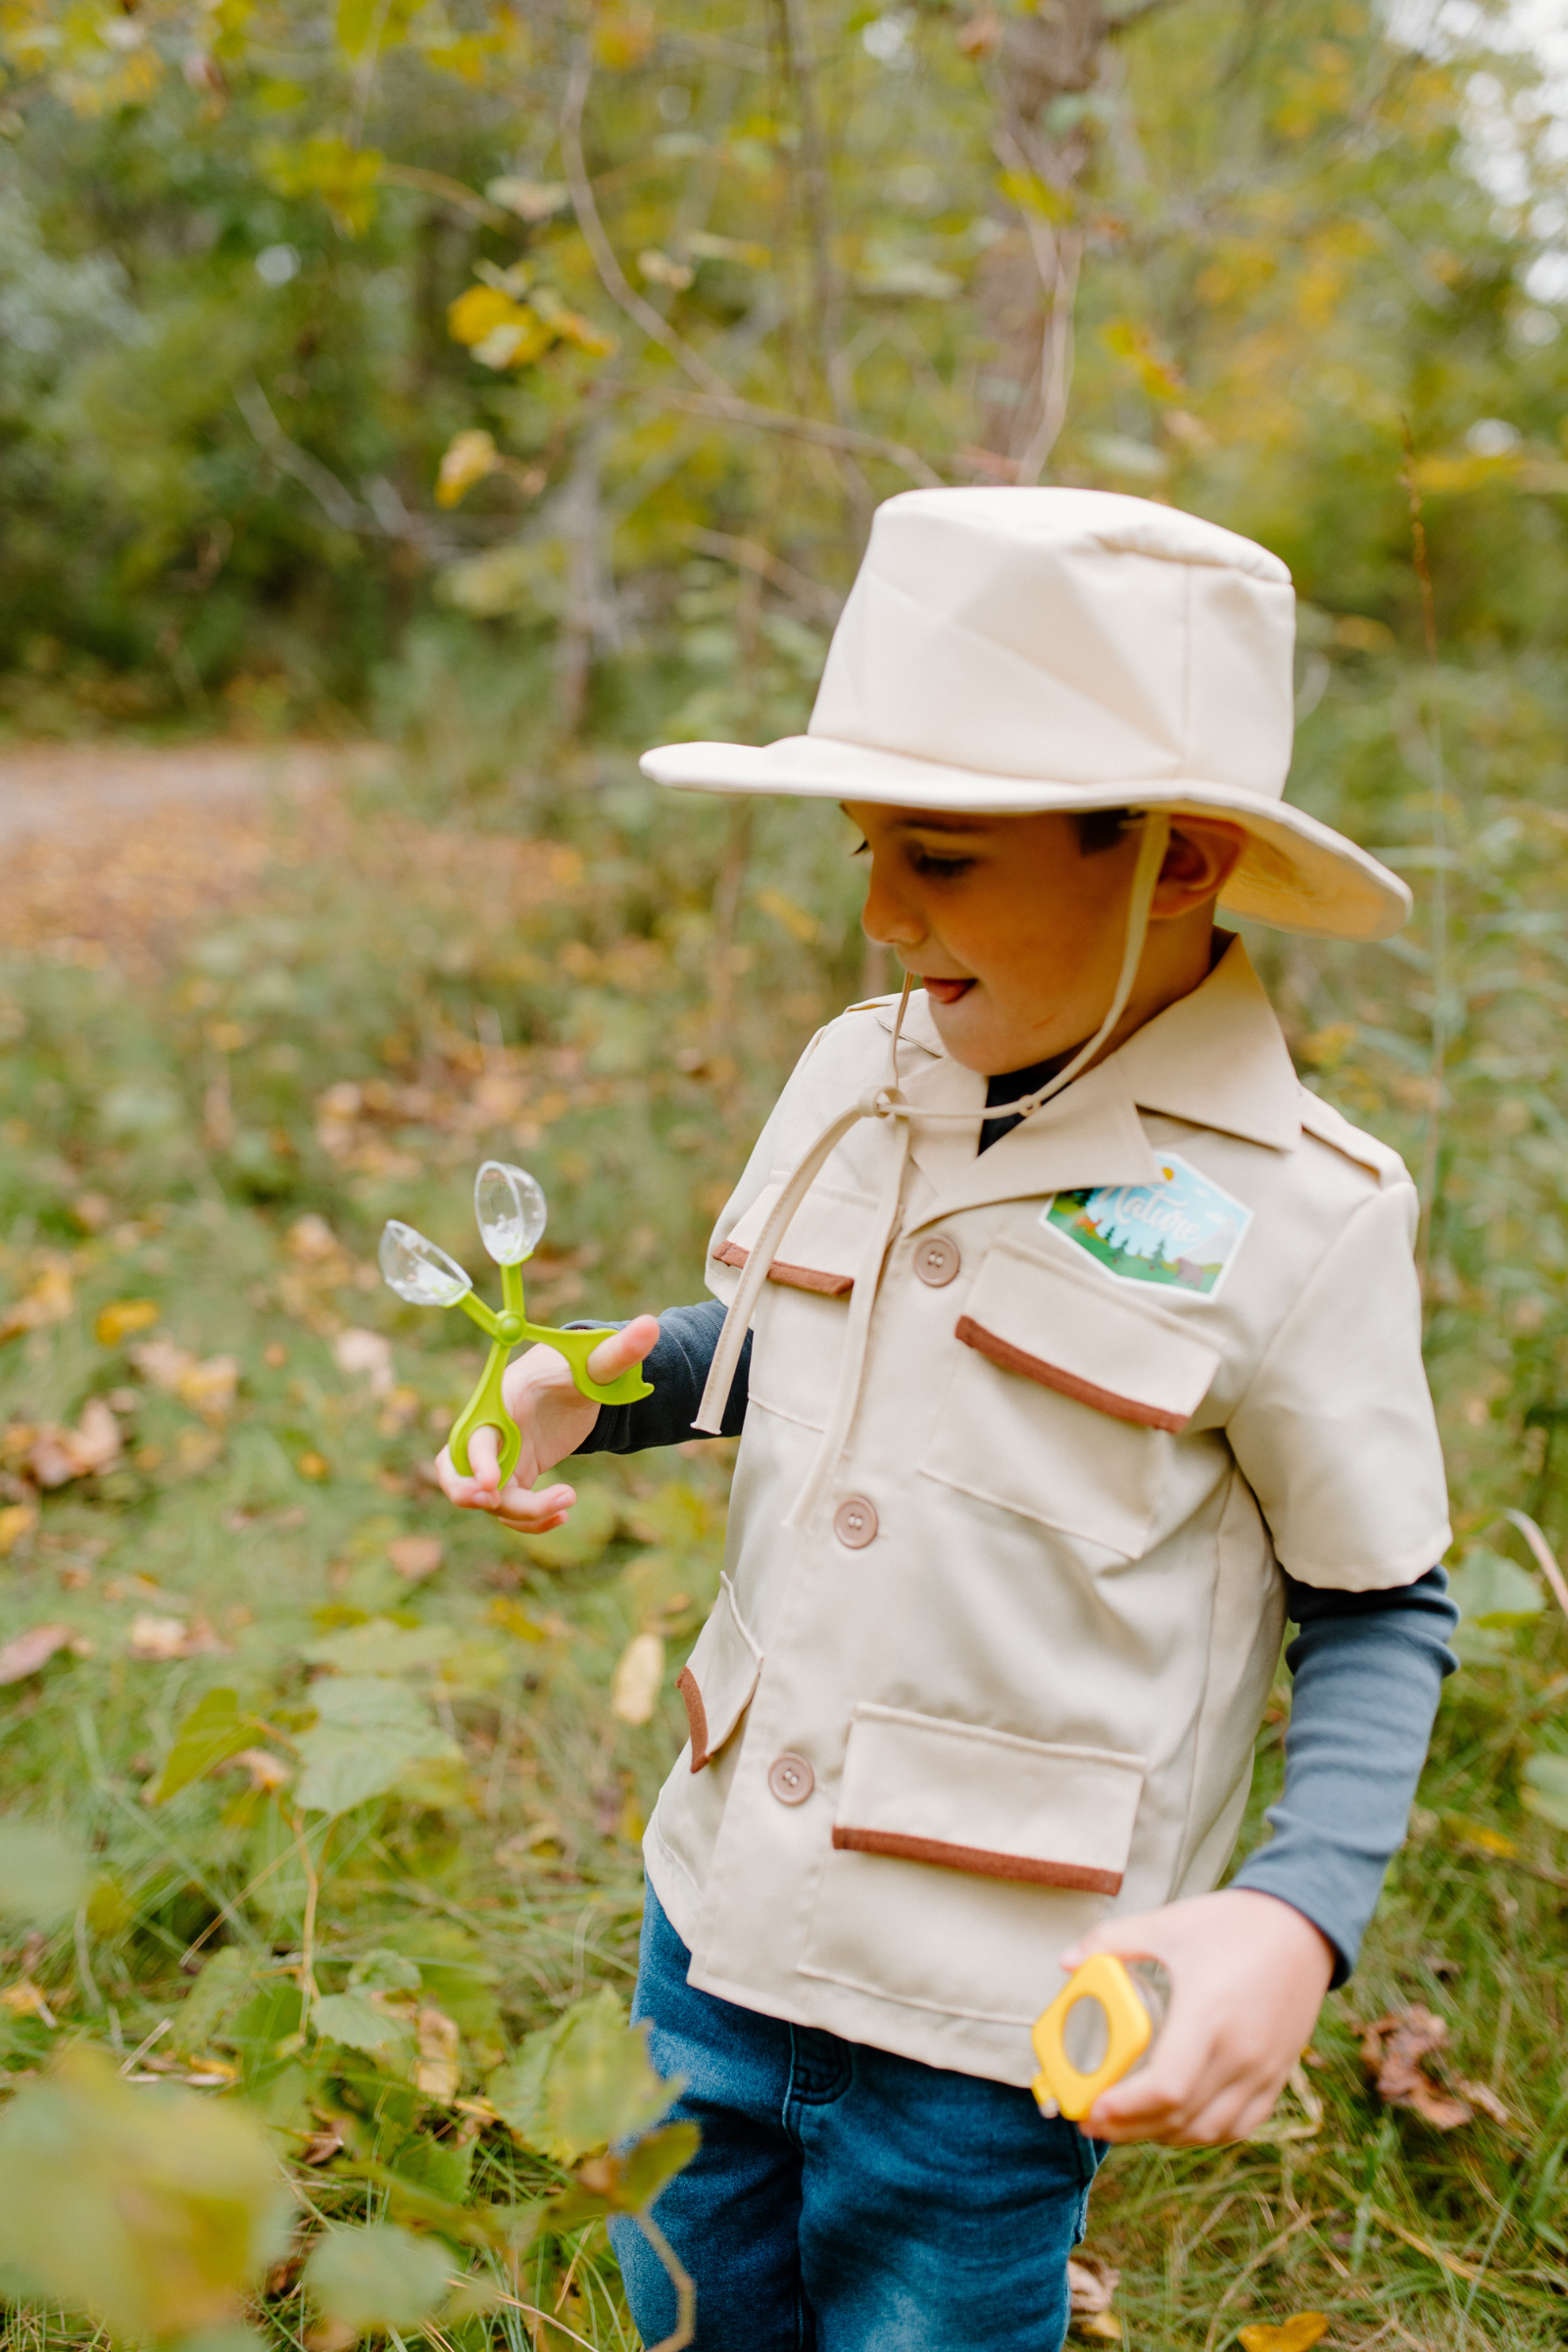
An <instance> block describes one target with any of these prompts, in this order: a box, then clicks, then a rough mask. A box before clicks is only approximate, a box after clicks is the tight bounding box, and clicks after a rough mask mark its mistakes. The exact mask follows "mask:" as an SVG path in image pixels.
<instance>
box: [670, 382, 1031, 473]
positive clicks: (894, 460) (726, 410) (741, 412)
mask: <svg viewBox="0 0 1568 2352" xmlns="http://www.w3.org/2000/svg"><path fill="white" fill-rule="evenodd" d="M626 391H627V396H628V397H629V398H631V399H633V400H652V401H657V402H658V404H659V406H660V407H661V408H663V409H679V410H681V411H683V413H684V414H685V415H686V416H688V417H716V418H717V419H718V420H719V422H720V423H724V424H746V425H751V426H753V427H755V428H756V430H757V431H759V432H763V433H784V434H786V435H787V436H788V437H789V438H790V439H791V440H795V441H810V442H813V443H814V444H815V445H816V447H817V448H818V449H836V450H844V451H848V452H849V453H850V454H851V455H853V456H856V457H863V458H882V459H885V460H886V462H887V463H888V465H890V466H898V467H899V469H900V470H901V472H904V473H907V475H908V476H909V479H910V480H911V481H914V482H918V483H919V484H920V486H921V488H922V489H925V490H940V489H941V487H942V476H941V474H940V473H939V472H938V471H937V469H936V467H935V466H933V465H932V464H931V463H930V461H929V460H928V459H926V458H923V457H922V456H921V455H920V452H919V451H918V450H917V449H910V448H908V447H907V445H906V444H905V443H904V442H902V441H884V440H883V438H882V436H881V435H880V434H879V433H862V432H859V431H858V430H857V429H856V427H855V426H854V425H849V424H824V423H822V422H820V421H819V419H818V418H816V417H792V416H790V415H789V413H788V412H787V411H786V410H784V409H765V408H762V407H760V405H759V404H758V402H756V401H753V400H742V399H740V398H739V396H738V395H737V394H735V393H733V392H728V393H725V394H724V395H723V396H722V397H721V398H718V399H705V398H704V397H703V396H702V394H700V393H696V392H675V391H665V390H664V389H663V387H662V385H659V384H628V385H627V387H626ZM942 463H943V464H944V465H945V466H947V467H948V468H949V470H950V471H956V472H958V473H961V474H963V475H964V476H965V477H966V478H968V479H977V478H981V477H986V476H987V468H986V467H985V466H976V465H972V464H971V463H970V462H969V460H968V459H967V458H962V457H958V458H945V459H944V460H943V461H942Z"/></svg>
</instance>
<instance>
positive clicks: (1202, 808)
mask: <svg viewBox="0 0 1568 2352" xmlns="http://www.w3.org/2000/svg"><path fill="white" fill-rule="evenodd" d="M642 770H643V773H644V775H646V776H651V777H652V778H653V780H654V782H655V783H656V784H667V785H670V786H672V787H673V788H674V789H676V790H677V791H684V792H723V793H747V792H779V793H789V794H793V795H796V796H798V797H800V798H803V799H806V800H824V801H878V802H882V803H886V804H888V805H890V806H892V807H894V808H902V809H973V810H974V811H975V812H976V814H984V815H990V816H1025V815H1034V814H1038V813H1040V812H1041V811H1043V810H1049V809H1057V810H1060V811H1061V812H1062V813H1063V814H1071V813H1074V812H1076V811H1078V810H1080V809H1083V810H1087V809H1168V810H1169V811H1170V813H1171V814H1172V815H1179V816H1217V817H1222V818H1224V819H1225V820H1226V821H1227V822H1229V823H1231V824H1236V825H1240V826H1242V827H1243V828H1244V829H1245V831H1246V832H1247V835H1248V844H1247V848H1246V850H1245V851H1244V852H1243V855H1242V859H1241V862H1240V864H1239V865H1238V866H1237V868H1236V871H1235V872H1234V873H1233V874H1232V876H1231V878H1230V881H1229V882H1228V883H1227V885H1226V887H1225V892H1224V896H1223V898H1222V900H1221V904H1222V906H1223V907H1225V908H1226V909H1227V910H1228V911H1229V912H1230V913H1232V914H1239V915H1244V916H1250V918H1251V919H1252V920H1253V921H1254V922H1260V923H1271V924H1273V925H1274V927H1275V928H1276V929H1277V930H1281V931H1300V932H1306V933H1309V934H1314V935H1317V936H1319V937H1323V938H1329V939H1387V938H1389V937H1390V936H1391V934H1392V933H1394V932H1396V931H1397V930H1398V929H1399V928H1400V926H1401V925H1402V924H1403V923H1405V922H1406V921H1407V920H1408V918H1409V914H1410V907H1411V899H1410V893H1409V891H1408V889H1407V888H1406V886H1405V884H1404V883H1403V882H1401V881H1400V879H1399V877H1398V875H1397V874H1392V873H1390V871H1389V869H1388V867H1387V866H1386V865H1380V864H1379V862H1378V860H1377V859H1376V858H1373V857H1370V856H1369V855H1368V853H1367V852H1366V851H1365V850H1362V849H1358V848H1357V847H1356V845H1355V843H1354V842H1353V841H1347V840H1346V838H1345V836H1344V834H1343V833H1336V832H1335V831H1334V829H1333V827H1332V826H1331V825H1325V824H1323V823H1321V822H1320V820H1319V819H1318V818H1317V817H1315V816H1308V814H1307V813H1306V811H1305V809H1297V808H1294V807H1293V806H1292V805H1291V803H1290V802H1289V801H1274V800H1268V799H1265V797H1264V796H1263V795H1262V794H1261V793H1255V792H1248V791H1247V790H1246V789H1245V788H1244V787H1243V786H1241V785H1238V784H1212V783H1209V782H1207V781H1206V780H1205V779H1203V778H1201V777H1197V776H1164V777H1160V778H1159V779H1157V780H1152V781H1146V782H1141V783H1140V782H1121V783H1114V784H1103V785H1094V784H1054V783H1050V782H1048V781H1047V780H1046V779H1045V778H1044V777H1036V776H1000V775H995V774H992V773H989V772H988V771H986V770H984V769H980V768H971V767H953V766H950V765H948V764H946V763H945V762H943V761H941V760H917V759H915V758H913V757H912V756H911V755H910V754H908V753H907V752H884V751H878V750H877V749H875V748H874V747H873V746H871V745H869V744H862V743H845V742H842V741H839V740H838V739H836V738H835V737H833V736H828V735H785V736H783V737H781V738H780V740H779V741H778V742H777V743H767V744H741V743H671V744H665V745H662V747H661V748H660V749H659V750H658V751H652V752H648V753H645V755H644V757H643V760H642Z"/></svg>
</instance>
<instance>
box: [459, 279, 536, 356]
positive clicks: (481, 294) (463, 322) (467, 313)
mask: <svg viewBox="0 0 1568 2352" xmlns="http://www.w3.org/2000/svg"><path fill="white" fill-rule="evenodd" d="M519 316H520V305H519V304H517V303H515V302H514V301H513V299H512V297H511V295H510V294H502V293H499V292H498V291H497V289H496V288H495V287H494V286H467V287H466V288H465V289H464V291H463V292H462V293H461V294H460V295H459V296H458V298H457V300H456V302H450V303H448V305H447V331H448V333H449V334H450V335H451V337H452V339H453V341H454V342H455V343H466V344H467V345H469V347H470V348H471V347H472V346H473V345H474V344H475V343H482V342H483V341H484V339H485V337H486V335H488V334H490V333H491V332H492V331H493V330H494V329H495V328H496V327H498V326H510V325H511V324H512V323H513V322H514V321H515V319H517V318H518V317H519Z"/></svg>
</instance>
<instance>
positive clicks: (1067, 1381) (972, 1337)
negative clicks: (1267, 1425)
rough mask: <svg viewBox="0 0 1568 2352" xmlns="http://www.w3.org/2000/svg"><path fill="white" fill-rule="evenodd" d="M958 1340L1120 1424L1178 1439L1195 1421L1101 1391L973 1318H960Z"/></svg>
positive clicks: (961, 1316) (1006, 1367)
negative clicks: (1001, 1337)
mask: <svg viewBox="0 0 1568 2352" xmlns="http://www.w3.org/2000/svg"><path fill="white" fill-rule="evenodd" d="M954 1337H955V1338H956V1339H959V1340H961V1341H962V1342H963V1344H964V1346H965V1347H966V1348H975V1349H976V1350H977V1351H978V1352H979V1353H980V1354H981V1355H983V1356H987V1357H989V1359H990V1361H991V1362H992V1363H994V1364H1000V1365H1001V1366H1002V1369H1003V1370H1004V1372H1019V1373H1021V1374H1022V1375H1023V1377H1024V1379H1025V1380H1032V1381H1035V1382H1037V1383H1038V1385H1039V1386H1040V1387H1041V1388H1043V1389H1054V1390H1055V1392H1056V1395H1057V1396H1058V1397H1071V1398H1072V1399H1073V1401H1074V1402H1075V1403H1076V1404H1089V1405H1093V1407H1094V1409H1095V1411H1096V1412H1097V1413H1109V1414H1110V1416H1111V1418H1112V1419H1113V1420H1116V1421H1137V1422H1140V1423H1141V1424H1142V1425H1143V1427H1144V1428H1145V1429H1169V1430H1174V1431H1175V1432H1176V1434H1177V1435H1178V1436H1180V1434H1181V1432H1182V1431H1183V1430H1184V1429H1185V1428H1186V1427H1187V1424H1188V1423H1189V1421H1191V1419H1192V1417H1193V1416H1192V1414H1191V1413H1172V1412H1168V1411H1167V1410H1166V1408H1165V1407H1164V1406H1163V1405H1162V1404H1146V1403H1144V1402H1143V1401H1142V1399H1141V1398H1139V1397H1119V1396H1118V1395H1117V1394H1116V1391H1115V1390H1114V1389H1102V1388H1097V1387H1096V1385H1095V1383H1094V1382H1093V1381H1092V1380H1080V1379H1079V1377H1078V1375H1077V1373H1076V1372H1064V1371H1063V1370H1062V1369H1061V1366H1060V1365H1059V1364H1048V1363H1047V1362H1046V1361H1045V1359H1044V1358H1043V1357H1042V1356H1038V1355H1028V1354H1026V1353H1025V1352H1024V1350H1023V1348H1014V1347H1013V1345H1012V1343H1011V1341H1010V1340H999V1339H998V1337H997V1335H996V1333H995V1332H994V1331H987V1329H986V1327H985V1325H984V1324H983V1323H977V1322H976V1321H975V1320H974V1317H973V1316H972V1315H960V1316H959V1317H958V1321H957V1324H956V1329H955V1332H954Z"/></svg>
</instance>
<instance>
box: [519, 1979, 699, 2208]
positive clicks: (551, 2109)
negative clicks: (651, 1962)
mask: <svg viewBox="0 0 1568 2352" xmlns="http://www.w3.org/2000/svg"><path fill="white" fill-rule="evenodd" d="M680 2088H681V2082H680V2080H679V2078H678V2077H676V2078H674V2079H673V2080H670V2081H667V2082H666V2081H665V2080H664V2079H663V2078H662V2076H660V2075H658V2074H656V2073H655V2071H654V2068H653V2065H652V2063H651V2062H650V2059H649V2056H648V2029H647V2027H646V2026H641V2027H637V2028H635V2029H631V2030H628V2028H627V2025H626V2011H625V2006H624V2004H623V2003H622V2002H621V2001H619V2000H617V1998H616V1997H615V1995H614V1993H613V1992H612V1990H611V1989H610V1987H609V1985H604V1986H602V1987H601V1989H600V1990H599V1991H598V1992H596V1993H591V1994H590V1995H589V1996H588V1997H587V1998H586V1999H585V2000H581V2001H577V2002H574V2003H573V2005H572V2006H571V2008H569V2009H567V2010H566V2011H565V2012H564V2015H563V2016H562V2017H561V2018H560V2019H559V2020H558V2021H557V2023H556V2024H555V2025H553V2026H551V2027H549V2028H548V2029H546V2030H544V2031H542V2032H540V2033H538V2034H530V2035H529V2036H528V2039H527V2040H526V2041H525V2042H524V2043H523V2045H522V2049H521V2052H520V2054H519V2055H518V2058H517V2060H516V2063H515V2065H513V2066H510V2067H507V2068H506V2069H504V2070H503V2072H502V2073H501V2074H499V2075H497V2076H495V2077H493V2078H492V2080H491V2083H490V2098H491V2100H492V2102H493V2104H494V2105H495V2107H496V2108H497V2109H498V2110H499V2112H500V2114H501V2116H502V2118H503V2119H504V2121H505V2122H507V2123H508V2124H510V2125H511V2126H512V2129H513V2130H514V2131H515V2132H516V2133H517V2135H518V2137H519V2138H520V2139H524V2140H526V2141H527V2142H528V2145H529V2146H530V2147H534V2148H537V2149H538V2150H539V2152H540V2154H541V2155H544V2156H549V2157H552V2158H554V2160H555V2162H556V2163H557V2164H575V2163H576V2162H577V2161H578V2159H579V2158H581V2157H583V2156H586V2155H589V2154H591V2153H593V2151H595V2150H596V2149H599V2148H603V2147H606V2146H608V2145H609V2143H610V2142H611V2141H612V2140H620V2139H632V2138H635V2137H636V2136H637V2135H638V2134H639V2133H641V2132H645V2131H648V2130H649V2128H650V2127H651V2126H652V2125H654V2124H656V2123H657V2122H658V2121H659V2119H660V2117H661V2116H662V2115H663V2114H664V2113H665V2112H666V2110H667V2109H668V2107H669V2105H670V2102H671V2100H672V2099H674V2098H675V2097H676V2096H677V2094H678V2092H679V2091H680Z"/></svg>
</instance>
